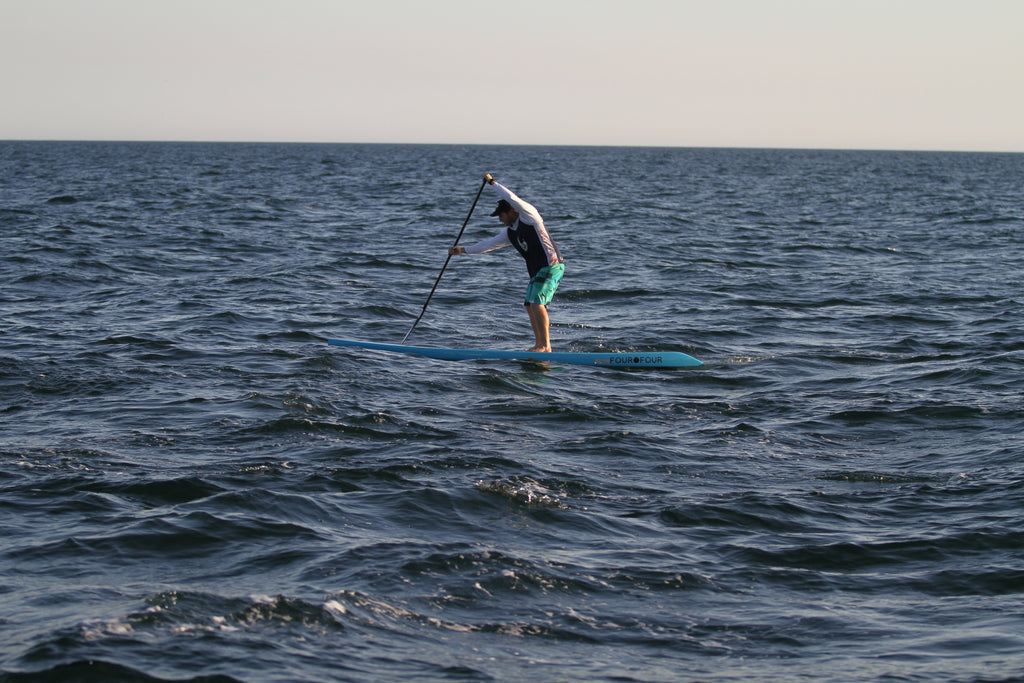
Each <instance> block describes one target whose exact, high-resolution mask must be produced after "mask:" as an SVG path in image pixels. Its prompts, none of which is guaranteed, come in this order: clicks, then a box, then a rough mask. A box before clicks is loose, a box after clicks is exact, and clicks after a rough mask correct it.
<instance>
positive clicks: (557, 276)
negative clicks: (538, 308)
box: [523, 263, 565, 306]
mask: <svg viewBox="0 0 1024 683" xmlns="http://www.w3.org/2000/svg"><path fill="white" fill-rule="evenodd" d="M564 272H565V264H563V263H556V264H555V265H553V266H544V267H543V268H541V269H540V270H538V271H537V274H536V275H534V276H533V277H532V278H531V279H530V286H529V287H527V288H526V301H525V302H523V303H524V304H525V305H527V306H529V305H530V304H542V305H544V306H547V305H548V304H549V303H551V299H552V297H554V296H555V290H556V289H558V283H559V282H561V281H562V274H563V273H564Z"/></svg>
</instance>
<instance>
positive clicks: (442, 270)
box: [402, 178, 487, 344]
mask: <svg viewBox="0 0 1024 683" xmlns="http://www.w3.org/2000/svg"><path fill="white" fill-rule="evenodd" d="M485 185H487V179H486V178H484V181H483V182H482V183H480V189H479V190H477V193H476V198H474V199H473V206H471V207H469V214H467V216H466V220H465V222H463V224H462V230H459V234H458V236H457V237H456V238H455V244H453V245H452V246H453V247H454V246H456V245H458V243H459V240H460V239H462V233H464V232H465V231H466V226H467V225H469V219H470V217H471V216H472V215H473V209H475V208H476V203H477V202H478V201H480V195H481V194H483V191H484V186H485ZM451 260H452V255H451V253H449V254H448V258H446V259H445V260H444V265H443V266H441V272H440V273H438V275H437V280H435V281H434V286H433V287H431V288H430V295H429V296H427V300H426V302H424V304H423V310H422V311H420V315H419V317H418V318H416V322H414V323H413V324H412V327H410V328H409V331H408V332H406V333H405V336H404V337H402V343H403V344H405V340H406V339H408V338H409V335H410V334H412V331H413V330H415V329H416V326H417V325H419V323H420V320H422V319H423V314H424V313H426V312H427V305H429V304H430V300H431V299H432V298H433V297H434V292H435V291H436V290H437V285H438V284H440V282H441V276H442V275H444V270H445V268H447V267H448V262H449V261H451Z"/></svg>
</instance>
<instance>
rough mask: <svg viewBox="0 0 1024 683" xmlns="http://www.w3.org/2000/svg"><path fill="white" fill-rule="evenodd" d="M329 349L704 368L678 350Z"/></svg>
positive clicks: (365, 345)
mask: <svg viewBox="0 0 1024 683" xmlns="http://www.w3.org/2000/svg"><path fill="white" fill-rule="evenodd" d="M327 343H328V344H330V345H331V346H356V347H359V348H362V349H373V350H375V351H388V352H391V353H408V354H413V355H416V356H425V357H427V358H437V359H440V360H531V361H539V362H549V363H568V364H571V365H595V366H599V367H607V368H694V367H698V366H701V365H703V363H701V362H700V361H699V360H697V359H696V358H694V357H693V356H688V355H686V354H685V353H682V352H680V351H618V352H612V351H607V352H596V353H593V352H591V353H575V352H571V351H553V352H551V353H535V352H532V351H495V350H487V349H442V348H437V347H431V346H403V345H401V344H377V343H375V342H364V341H352V340H350V339H328V340H327Z"/></svg>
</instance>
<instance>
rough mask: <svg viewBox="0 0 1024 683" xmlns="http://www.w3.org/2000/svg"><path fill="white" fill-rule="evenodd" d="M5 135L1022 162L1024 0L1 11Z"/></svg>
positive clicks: (106, 6)
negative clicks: (819, 152)
mask: <svg viewBox="0 0 1024 683" xmlns="http://www.w3.org/2000/svg"><path fill="white" fill-rule="evenodd" d="M0 64H2V66H0V98H2V104H0V139H30V140H40V139H63V140H86V139H89V140H92V139H96V140H197V141H208V140H211V141H212V140H216V141H283V142H290V141H294V142H415V143H419V142H422V143H462V144H475V143H482V144H567V145H580V144H582V145H645V146H646V145H651V146H685V147H690V146H701V147H801V148H844V149H908V150H975V151H1009V152H1024V0H504V1H497V0H473V1H470V0H0Z"/></svg>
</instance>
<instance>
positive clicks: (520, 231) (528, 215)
mask: <svg viewBox="0 0 1024 683" xmlns="http://www.w3.org/2000/svg"><path fill="white" fill-rule="evenodd" d="M492 187H494V188H495V189H496V190H497V191H498V194H500V195H501V196H502V198H504V199H505V200H506V201H508V203H509V204H511V205H512V206H513V207H515V209H516V211H518V212H519V218H518V219H516V222H515V223H513V224H512V225H511V226H509V227H504V228H502V229H501V230H500V231H499V232H498V233H497V234H495V235H494V236H493V237H489V238H487V239H485V240H481V241H479V242H477V243H476V244H474V245H472V246H469V247H466V253H467V254H483V253H484V252H487V251H491V250H493V249H500V248H501V247H507V246H509V245H512V246H514V247H515V248H516V251H518V252H519V253H520V254H522V256H523V258H524V259H526V269H527V270H528V271H529V272H530V277H533V276H534V275H536V274H537V271H539V270H540V269H541V268H543V267H545V266H553V265H555V264H556V263H562V254H561V253H560V252H559V251H558V246H557V245H556V244H555V241H554V240H553V239H551V235H550V234H549V233H548V230H547V228H546V227H544V219H543V218H541V217H540V213H539V212H538V211H537V208H536V207H535V206H534V205H533V204H530V203H529V202H527V201H524V200H522V199H520V198H519V197H518V196H516V194H515V193H514V192H512V190H510V189H508V188H507V187H505V186H504V185H502V184H501V183H499V182H494V183H493V184H492Z"/></svg>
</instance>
